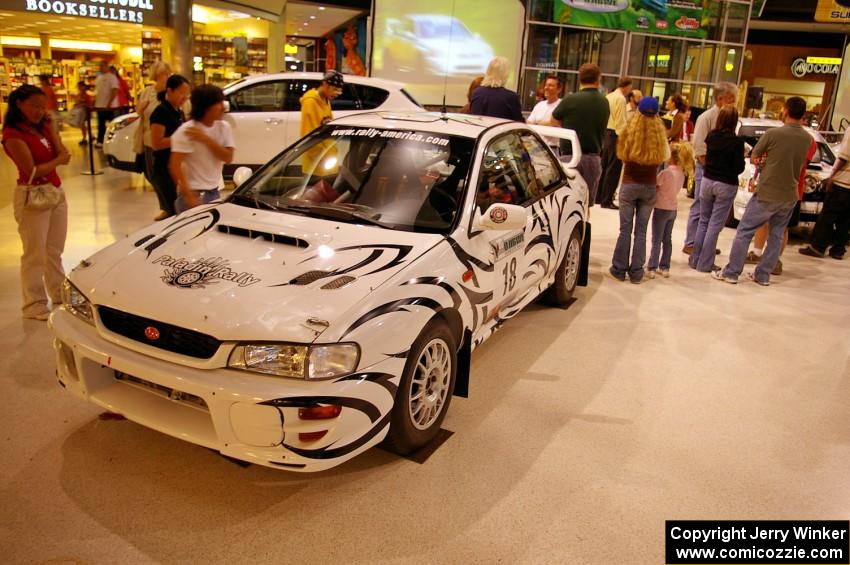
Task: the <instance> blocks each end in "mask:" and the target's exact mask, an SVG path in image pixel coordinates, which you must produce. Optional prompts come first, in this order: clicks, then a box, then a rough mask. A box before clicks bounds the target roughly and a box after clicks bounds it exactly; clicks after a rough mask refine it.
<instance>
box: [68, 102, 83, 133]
mask: <svg viewBox="0 0 850 565" xmlns="http://www.w3.org/2000/svg"><path fill="white" fill-rule="evenodd" d="M65 123H67V124H68V125H69V126H71V127H72V128H81V127H83V125H85V123H86V109H85V108H84V107H83V106H80V105H79V104H77V105H76V106H74V107H73V108H72V109H71V111H70V113H68V119H67V120H65Z"/></svg>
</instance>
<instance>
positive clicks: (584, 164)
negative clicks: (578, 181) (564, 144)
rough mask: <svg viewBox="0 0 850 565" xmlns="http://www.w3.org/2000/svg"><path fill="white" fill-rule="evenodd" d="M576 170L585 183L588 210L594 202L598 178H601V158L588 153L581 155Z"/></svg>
mask: <svg viewBox="0 0 850 565" xmlns="http://www.w3.org/2000/svg"><path fill="white" fill-rule="evenodd" d="M576 170H578V172H579V174H581V177H582V178H583V179H584V182H586V183H587V207H588V208H590V207H591V206H593V203H594V202H596V192H597V189H598V188H599V178H600V177H601V176H602V158H601V157H600V156H599V155H593V154H590V153H588V154H586V155H582V156H581V160H580V161H579V162H578V166H577V167H576Z"/></svg>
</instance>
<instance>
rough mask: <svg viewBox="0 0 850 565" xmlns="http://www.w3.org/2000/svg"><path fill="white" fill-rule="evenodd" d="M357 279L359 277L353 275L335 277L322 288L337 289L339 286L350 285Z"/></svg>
mask: <svg viewBox="0 0 850 565" xmlns="http://www.w3.org/2000/svg"><path fill="white" fill-rule="evenodd" d="M356 280H357V277H352V276H351V275H343V276H341V277H337V278H335V279H334V280H332V281H331V282H328V283H325V284H323V285H322V288H323V289H324V290H336V289H338V288H342V287H344V286H348V285H350V284H351V283H353V282H354V281H356Z"/></svg>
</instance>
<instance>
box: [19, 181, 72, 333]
mask: <svg viewBox="0 0 850 565" xmlns="http://www.w3.org/2000/svg"><path fill="white" fill-rule="evenodd" d="M25 198H26V190H25V187H23V186H18V187H16V188H15V199H14V212H15V221H16V222H17V223H18V233H19V234H20V235H21V243H22V244H23V247H24V254H23V255H22V256H21V290H22V294H23V308H22V310H23V314H24V316H25V317H31V316H37V315H39V314H43V313H45V312H48V311H49V308H48V307H47V299H48V297H50V299H51V300H52V301H53V304H60V303H61V302H62V281H63V280H64V279H65V270H64V269H63V268H62V251H63V250H64V249H65V236H66V235H67V233H68V203H67V201H66V200H65V197H64V194H63V196H62V201H61V202H59V204H58V205H57V206H56V207H55V208H53V209H51V210H27V209H25V208H24V200H25Z"/></svg>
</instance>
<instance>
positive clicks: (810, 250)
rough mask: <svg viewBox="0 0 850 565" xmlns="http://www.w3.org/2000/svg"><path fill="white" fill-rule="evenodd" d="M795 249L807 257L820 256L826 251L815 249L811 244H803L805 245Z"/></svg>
mask: <svg viewBox="0 0 850 565" xmlns="http://www.w3.org/2000/svg"><path fill="white" fill-rule="evenodd" d="M797 251H799V252H800V255H807V256H809V257H818V258H822V257H823V256H824V255H826V253H824V252H823V251H818V250H817V249H815V248H814V247H812V246H811V245H807V246H805V247H801V248H800V249H798V250H797Z"/></svg>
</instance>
